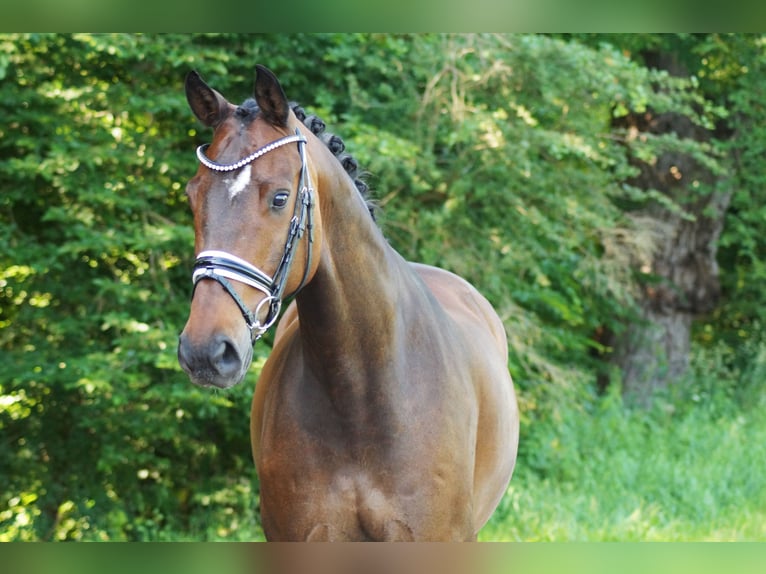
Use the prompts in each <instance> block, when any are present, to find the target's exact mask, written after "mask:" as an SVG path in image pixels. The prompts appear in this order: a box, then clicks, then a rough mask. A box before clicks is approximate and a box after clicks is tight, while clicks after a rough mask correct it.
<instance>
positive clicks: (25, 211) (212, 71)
mask: <svg viewBox="0 0 766 574" xmlns="http://www.w3.org/2000/svg"><path fill="white" fill-rule="evenodd" d="M256 63H260V64H264V65H266V66H268V67H269V68H271V69H272V70H273V71H274V72H275V73H276V74H277V76H278V77H279V78H280V80H281V82H282V84H283V87H284V88H285V92H286V93H287V96H288V97H289V98H290V99H292V100H295V101H298V102H300V103H301V104H302V105H303V106H304V107H305V108H306V109H307V110H308V111H309V113H314V114H317V115H319V116H320V117H321V118H323V119H324V120H325V122H326V123H327V125H328V129H329V130H330V131H333V132H335V133H337V134H338V135H340V136H342V137H343V138H344V140H345V142H346V145H347V150H348V151H349V152H351V153H352V154H353V155H354V156H355V157H356V158H357V159H358V160H359V163H360V165H361V166H362V167H363V168H364V170H365V171H366V172H367V173H368V176H367V182H368V184H369V185H370V188H371V189H372V193H373V196H374V197H375V198H376V200H377V203H378V204H379V206H380V212H379V214H378V215H379V220H380V223H381V227H382V228H383V230H384V233H385V234H386V236H387V237H388V239H389V241H390V242H391V244H392V245H393V246H394V247H395V248H396V249H397V250H398V251H400V252H401V253H402V254H403V255H404V256H405V257H407V258H408V259H412V260H417V261H423V262H426V263H430V264H433V265H439V266H442V267H445V268H447V269H450V270H452V271H455V272H457V273H458V274H460V275H462V276H464V277H466V278H467V279H468V280H470V281H471V282H472V283H474V284H475V285H476V286H477V287H478V288H479V290H480V291H482V293H484V294H485V295H486V296H487V297H488V298H489V299H490V301H491V302H492V303H493V304H494V306H495V308H496V309H497V311H498V312H499V314H500V315H501V317H502V318H503V320H504V322H505V326H506V330H507V333H508V337H509V343H510V352H509V368H510V370H511V374H512V375H513V378H514V381H515V383H516V386H517V393H518V397H519V402H520V407H521V413H522V421H521V441H520V454H519V460H518V463H517V467H516V471H515V475H514V478H513V480H512V482H511V485H510V487H509V490H508V492H507V495H506V496H505V498H504V499H503V501H502V502H501V504H500V507H499V508H498V510H497V511H496V513H495V515H494V516H493V518H492V519H491V521H490V523H489V524H488V525H487V527H486V528H485V529H484V531H483V532H482V534H481V539H483V540H523V541H534V540H557V541H569V540H578V541H587V540H620V541H630V540H764V539H766V474H764V473H763V461H764V460H766V414H764V405H765V404H766V386H765V385H764V383H765V382H766V380H765V379H766V339H765V338H764V335H765V332H764V329H765V326H764V325H765V322H764V318H765V315H766V292H765V291H764V289H763V285H764V280H765V279H766V239H764V238H766V188H765V187H764V184H765V183H766V163H765V162H764V161H763V158H764V154H765V152H766V127H764V126H766V121H765V120H766V36H762V35H754V34H731V35H724V34H664V35H661V34H631V35H619V34H589V35H588V34H560V35H532V34H506V35H499V34H273V35H246V34H186V35H180V34H170V35H168V34H166V35H129V34H118V35H92V34H1V35H0V96H1V97H0V114H1V115H0V118H2V119H0V359H1V362H0V365H1V367H0V541H15V540H131V541H133V540H200V541H202V540H259V539H262V532H261V529H260V525H259V518H258V481H257V477H256V475H255V469H254V466H253V463H252V460H251V454H250V444H249V426H248V425H249V409H250V399H251V397H252V392H253V387H254V385H255V384H256V381H257V378H258V373H259V370H260V367H261V366H262V364H263V362H264V361H265V359H266V357H267V356H268V352H269V348H270V344H271V343H270V339H269V338H268V337H267V338H266V339H265V340H263V341H261V342H259V343H258V344H257V346H256V348H255V361H254V366H253V367H252V368H251V371H250V374H249V376H248V379H247V380H246V382H245V383H244V384H242V385H240V386H238V387H237V388H235V389H232V390H230V391H211V390H202V389H198V388H196V387H194V386H193V385H191V383H189V381H188V379H187V377H186V376H185V375H184V374H183V372H182V371H181V370H180V368H179V367H178V364H177V361H176V357H175V352H176V340H177V336H178V333H179V332H180V330H181V329H182V327H183V325H184V323H185V320H186V315H187V312H188V306H189V295H190V293H191V265H192V262H193V256H194V253H193V231H192V221H191V215H190V211H189V208H188V204H187V201H186V198H185V195H184V188H185V185H186V181H187V180H188V179H190V178H191V177H192V176H193V174H194V173H195V171H196V169H197V160H196V158H195V155H194V150H195V147H196V146H197V145H199V144H201V143H205V142H207V141H209V140H210V138H211V133H210V132H209V130H207V129H206V128H204V127H203V126H201V124H199V123H198V122H197V121H196V119H195V118H194V116H193V115H192V113H191V111H190V110H189V109H188V107H187V104H186V99H185V96H184V91H183V80H184V77H185V75H186V73H187V72H188V71H189V70H191V69H196V70H198V71H199V72H200V73H201V74H202V76H203V77H204V78H205V80H206V81H207V82H208V83H209V84H210V85H211V86H213V87H215V88H216V89H217V90H218V91H220V92H222V93H223V94H224V95H225V96H226V97H227V98H228V99H229V100H231V101H233V102H236V103H239V102H241V101H242V100H244V99H245V98H247V97H249V96H250V95H251V91H252V83H253V78H254V65H255V64H256Z"/></svg>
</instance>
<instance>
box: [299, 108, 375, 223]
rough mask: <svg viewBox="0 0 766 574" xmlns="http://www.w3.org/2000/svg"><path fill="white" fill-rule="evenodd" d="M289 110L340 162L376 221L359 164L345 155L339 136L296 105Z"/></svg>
mask: <svg viewBox="0 0 766 574" xmlns="http://www.w3.org/2000/svg"><path fill="white" fill-rule="evenodd" d="M290 108H292V110H293V113H294V114H295V116H296V117H297V118H298V119H299V120H300V121H301V122H302V123H303V125H305V126H306V127H307V128H308V129H310V130H311V133H313V134H314V135H315V136H317V137H318V138H319V139H321V140H322V141H323V142H324V144H325V145H326V146H327V149H329V150H330V151H331V152H332V154H333V155H334V156H335V157H336V159H337V160H338V161H339V162H340V165H341V166H342V167H343V169H344V170H345V171H346V173H347V174H348V175H349V176H350V177H351V179H352V180H353V182H354V185H356V189H357V190H358V191H359V194H360V195H361V196H362V199H363V200H364V203H365V205H367V210H368V211H369V212H370V216H371V217H372V219H373V220H376V217H375V212H376V211H377V209H378V207H377V205H375V203H374V202H373V201H372V200H371V199H370V188H369V187H368V185H367V183H365V181H364V180H363V179H362V178H363V177H364V174H362V173H360V171H359V163H358V162H357V161H356V159H355V158H354V157H353V156H351V155H350V154H348V153H345V151H346V144H345V143H344V142H343V140H342V139H341V138H340V136H338V135H335V134H332V133H329V132H325V129H326V128H327V125H326V124H325V123H324V121H323V120H322V119H321V118H319V117H317V116H314V115H308V114H306V110H304V109H303V108H302V107H301V106H300V105H298V104H297V103H295V102H292V103H290Z"/></svg>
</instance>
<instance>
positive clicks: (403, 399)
mask: <svg viewBox="0 0 766 574" xmlns="http://www.w3.org/2000/svg"><path fill="white" fill-rule="evenodd" d="M255 76H256V77H255V86H254V94H253V97H251V98H248V99H247V100H245V101H244V102H243V103H242V104H241V105H239V106H237V105H235V104H232V103H231V102H229V101H228V100H227V99H226V98H225V97H224V96H222V95H221V94H220V93H219V92H217V91H216V90H214V89H213V88H211V87H209V86H208V85H207V84H206V83H205V81H204V80H203V79H202V77H201V76H200V75H199V74H198V73H197V72H196V71H191V72H189V73H188V75H187V77H186V82H185V91H186V97H187V101H188V103H189V106H190V107H191V110H192V112H193V113H194V115H195V116H196V117H197V118H198V119H199V121H201V122H202V123H203V124H204V125H205V126H207V127H209V128H213V137H212V143H210V144H205V145H201V146H199V148H197V159H198V160H199V167H198V170H197V172H196V175H194V177H193V178H192V179H191V180H190V181H189V183H188V185H187V188H186V193H187V196H188V199H189V203H190V206H191V210H192V213H193V219H194V231H195V240H194V248H195V253H196V260H195V264H194V268H193V282H194V291H193V293H192V300H191V306H190V312H189V318H188V321H187V323H186V325H185V327H184V329H183V331H182V333H181V335H180V336H179V345H178V360H179V363H180V365H181V367H182V368H183V370H184V371H185V372H186V373H187V374H188V375H189V377H190V379H191V381H192V382H193V383H195V384H197V385H201V386H203V387H212V388H218V389H226V388H229V387H231V386H233V385H236V384H237V383H239V382H240V381H242V379H243V378H244V377H245V375H246V373H247V371H248V368H249V366H250V363H251V360H252V352H253V345H254V344H255V342H256V341H257V340H258V339H259V338H260V337H261V336H262V335H263V334H264V333H266V332H267V331H268V330H269V329H270V328H271V327H272V326H273V325H274V324H275V323H277V321H279V322H278V325H277V327H276V330H275V332H274V340H273V346H272V350H271V352H270V354H269V357H268V360H267V361H266V363H265V364H264V365H263V367H262V370H261V373H260V377H259V379H258V381H257V383H256V387H255V393H254V396H253V401H252V412H251V441H252V454H253V459H254V461H255V466H256V472H257V474H258V477H259V482H260V512H261V524H262V527H263V531H264V534H265V536H266V539H267V540H269V541H399V540H407V541H463V540H467V541H471V540H476V539H477V535H478V532H479V530H480V529H481V527H482V526H483V525H484V524H485V523H486V522H487V520H488V519H489V517H490V516H491V514H492V513H493V511H494V509H495V508H496V506H497V505H498V503H499V501H500V499H501V498H502V496H503V494H504V493H505V491H506V489H507V487H508V484H509V481H510V478H511V475H512V472H513V468H514V466H515V461H516V455H517V450H518V438H519V414H518V407H517V403H516V395H515V391H514V388H513V382H512V380H511V376H510V374H509V370H508V347H507V341H506V333H505V329H504V326H503V323H502V322H501V320H500V318H499V317H498V316H497V314H496V313H495V311H494V310H493V308H492V306H491V305H490V303H489V302H488V301H487V300H486V299H485V298H484V297H483V296H482V295H481V294H480V293H479V292H478V291H477V290H476V289H475V288H474V287H473V286H472V285H470V284H469V283H468V282H467V281H466V280H464V279H462V278H461V277H458V276H457V275H455V274H453V273H451V272H449V271H446V270H442V269H439V268H436V267H432V266H428V265H424V264H419V263H411V262H408V261H406V260H405V259H404V258H403V257H402V256H401V255H400V254H399V253H398V252H397V251H396V250H395V249H394V248H393V247H392V246H391V245H390V244H389V243H388V241H387V240H386V238H385V236H384V235H383V233H382V231H381V229H380V226H379V225H378V224H377V223H376V221H375V219H374V217H373V216H374V210H372V212H371V207H370V204H369V202H368V200H367V198H366V191H367V190H366V184H365V183H364V182H363V180H362V178H360V177H358V165H357V163H356V160H354V158H353V157H352V156H350V155H349V154H347V153H346V152H345V151H344V148H345V143H344V142H343V140H342V139H340V138H339V137H338V136H336V135H332V134H329V133H326V132H325V131H324V127H325V125H324V122H322V121H321V120H320V119H319V118H317V117H315V116H307V115H306V112H305V111H304V110H303V108H301V107H300V106H298V105H297V104H294V103H291V102H289V101H288V100H287V98H286V96H285V93H284V90H283V88H282V86H281V84H280V83H279V80H278V79H277V78H276V76H275V75H274V74H273V73H272V72H271V71H270V70H268V69H267V68H265V67H263V66H260V65H258V66H256V74H255ZM286 300H290V301H291V302H290V304H289V306H286V308H285V309H284V310H282V304H283V302H284V301H286ZM280 313H281V319H280V318H279V316H280Z"/></svg>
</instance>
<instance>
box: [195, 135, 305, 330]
mask: <svg viewBox="0 0 766 574" xmlns="http://www.w3.org/2000/svg"><path fill="white" fill-rule="evenodd" d="M291 143H297V144H298V153H299V154H300V157H301V174H300V179H299V181H298V197H297V198H296V200H295V208H294V210H293V217H292V219H291V220H290V229H289V230H288V233H287V241H286V242H285V248H284V251H283V253H282V259H281V260H280V262H279V265H278V266H277V270H276V271H275V272H274V276H273V277H272V276H269V275H268V274H267V273H264V272H263V271H261V270H260V269H258V268H257V267H256V266H255V265H252V264H251V263H248V262H247V261H245V260H244V259H240V258H239V257H237V256H235V255H232V254H230V253H226V252H225V251H212V250H211V251H202V252H201V253H200V254H199V255H197V260H196V261H195V263H194V272H193V274H192V281H193V282H194V288H195V290H196V287H197V284H198V283H199V282H200V281H201V280H202V279H212V280H213V281H217V282H218V283H220V284H221V286H222V287H223V288H224V290H225V291H226V292H227V293H228V294H229V295H230V296H231V298H232V299H233V300H234V302H235V303H236V304H237V306H238V307H239V310H240V312H241V313H242V316H243V317H244V319H245V322H246V323H247V327H248V328H249V329H250V337H251V340H252V342H253V343H255V342H256V341H257V340H258V339H260V338H261V337H262V336H263V334H264V333H265V332H266V331H268V330H269V328H270V327H271V326H272V325H273V324H274V323H275V322H276V320H277V317H278V316H279V310H280V308H281V307H282V300H283V299H284V298H285V297H284V291H285V285H286V284H287V278H288V275H289V274H290V267H291V266H292V262H293V257H294V255H295V245H296V243H297V242H298V240H299V239H300V238H301V237H303V235H304V233H305V231H306V230H307V229H308V232H309V233H308V251H307V255H306V268H305V269H304V271H303V279H301V283H300V285H299V286H298V288H297V289H296V290H295V292H293V293H291V294H290V295H291V296H292V295H295V293H297V292H298V291H300V290H301V289H302V288H303V286H304V285H305V284H306V281H307V279H308V275H309V272H310V270H311V246H312V244H313V241H314V237H313V231H314V229H313V219H312V207H313V191H314V190H313V188H312V187H311V181H310V179H309V174H308V169H307V167H306V151H305V145H306V138H305V137H303V135H302V134H301V132H300V130H298V129H297V128H296V130H295V135H292V136H287V137H284V138H281V139H278V140H275V141H273V142H271V143H270V144H267V145H265V146H263V147H262V148H260V149H258V150H256V151H254V152H253V153H251V154H250V155H248V156H247V157H245V158H242V159H241V160H239V161H237V162H235V163H231V164H222V163H218V162H215V161H213V160H211V159H209V158H208V157H207V156H206V155H205V150H207V148H208V145H209V144H205V145H201V146H199V147H198V148H197V158H198V159H199V161H200V163H202V165H204V166H205V167H207V168H208V169H211V170H213V171H217V172H227V171H235V170H238V169H241V168H243V167H245V166H246V165H247V164H249V163H251V162H253V161H255V160H256V159H258V158H259V157H261V156H263V155H265V154H267V153H268V152H270V151H273V150H275V149H277V148H280V147H282V146H284V145H287V144H291ZM229 280H233V281H238V282H240V283H244V284H245V285H248V286H250V287H254V288H255V289H258V290H259V291H262V292H263V293H264V294H265V295H266V298H265V299H263V300H262V301H261V302H260V303H258V306H257V307H256V308H255V310H253V311H251V310H250V309H249V308H248V307H247V305H245V303H244V301H242V299H241V297H240V296H239V295H238V294H237V292H236V291H235V290H234V287H233V286H232V285H231V283H230V282H229ZM193 296H194V294H193V292H192V297H193ZM264 309H267V313H266V319H265V321H264V322H263V323H261V321H260V319H259V316H260V314H261V312H262V311H263V310H264Z"/></svg>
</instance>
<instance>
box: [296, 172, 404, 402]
mask: <svg viewBox="0 0 766 574" xmlns="http://www.w3.org/2000/svg"><path fill="white" fill-rule="evenodd" d="M332 161H333V167H334V164H335V163H337V162H335V160H332ZM318 184H319V185H318V190H319V191H318V193H320V194H321V195H320V198H319V206H320V207H319V208H320V209H321V225H322V245H321V253H320V260H319V265H318V268H317V271H316V273H315V275H314V277H313V278H312V280H311V282H310V283H309V284H308V285H307V286H306V287H305V288H304V289H303V291H302V292H301V293H300V294H299V296H298V298H297V303H298V312H299V315H300V325H301V329H300V330H301V337H302V339H303V352H304V357H305V360H306V362H307V366H308V367H309V368H310V369H311V371H312V372H313V373H314V374H315V375H316V376H317V377H318V379H320V380H323V381H326V382H328V384H329V383H331V384H332V385H334V386H335V390H336V391H337V390H339V389H340V388H341V387H343V386H344V385H346V386H349V387H357V388H356V390H357V391H362V392H364V390H363V389H359V388H358V386H359V385H363V384H366V383H369V384H374V381H373V379H375V378H379V377H381V376H385V375H384V373H386V372H387V371H386V370H387V369H390V368H391V360H390V359H391V356H392V354H393V352H394V349H395V348H396V347H397V345H398V344H399V341H398V340H397V338H398V337H400V336H399V333H400V332H401V329H400V327H401V316H402V315H401V307H400V306H401V305H402V304H403V301H402V295H403V293H402V291H403V290H404V291H406V286H407V285H408V284H410V283H411V282H412V281H413V277H412V272H411V271H410V269H409V266H408V265H407V264H406V262H405V261H404V259H402V257H401V256H400V255H399V254H398V253H396V251H394V250H393V249H392V248H391V247H390V246H389V245H388V242H387V241H386V240H385V238H384V237H383V234H382V233H381V231H380V230H379V229H378V227H377V225H376V224H375V222H374V221H373V220H372V218H371V217H370V214H369V212H368V211H367V207H366V205H365V204H364V201H363V200H362V199H361V196H360V195H359V193H358V191H357V190H356V188H355V186H354V184H353V182H351V181H350V179H349V178H348V177H347V176H346V174H345V173H344V172H343V171H342V168H341V167H340V166H338V167H337V170H332V171H331V172H330V173H325V174H323V175H322V176H320V177H319V178H318ZM328 194H332V195H331V197H330V195H328ZM347 390H349V391H352V392H353V390H354V389H353V388H349V389H347Z"/></svg>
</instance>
